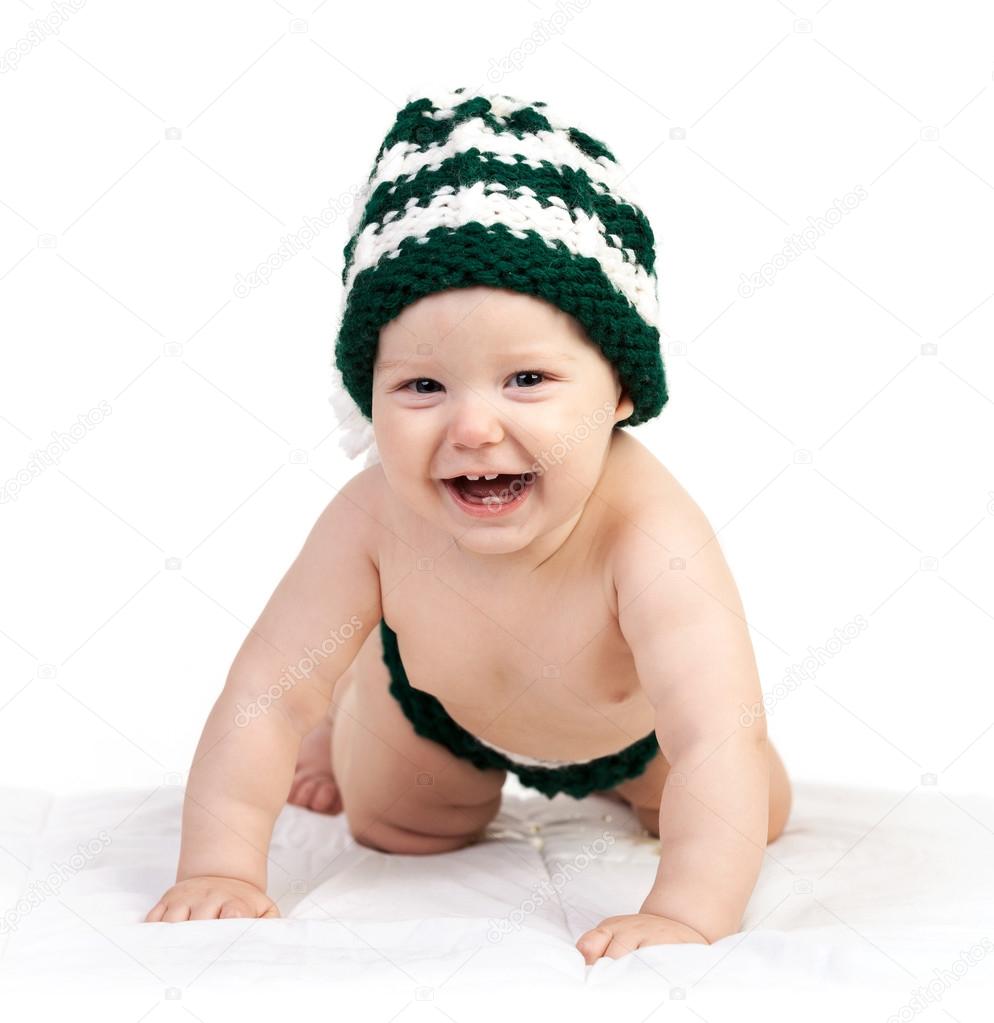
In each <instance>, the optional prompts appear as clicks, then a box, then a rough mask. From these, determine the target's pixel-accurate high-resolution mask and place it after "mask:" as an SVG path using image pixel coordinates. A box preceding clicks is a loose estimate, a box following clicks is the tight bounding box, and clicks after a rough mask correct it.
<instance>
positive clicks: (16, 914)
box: [0, 831, 111, 934]
mask: <svg viewBox="0 0 994 1023" xmlns="http://www.w3.org/2000/svg"><path fill="white" fill-rule="evenodd" d="M110 844H111V837H110V835H108V834H107V832H106V831H98V832H97V837H96V838H91V839H90V841H89V842H87V843H86V845H83V844H82V842H80V843H79V844H78V845H77V846H76V851H75V852H74V853H73V854H72V856H70V857H69V859H68V860H67V861H66V862H64V863H53V864H52V869H51V871H50V872H49V874H48V876H47V877H46V878H45V879H44V880H42V881H32V882H31V883H30V884H29V885H28V888H27V891H26V892H25V893H24V894H23V895H22V896H21V897H20V898H19V899H18V900H17V902H15V903H14V905H13V906H11V907H10V909H7V910H4V913H3V916H2V917H0V934H11V933H13V932H14V931H16V930H17V927H18V925H19V924H20V922H21V921H22V920H23V919H24V918H25V917H26V916H27V915H28V914H29V913H30V912H31V911H32V910H33V909H37V908H38V907H39V906H40V905H41V904H42V903H43V902H44V901H45V900H46V899H49V898H51V897H52V896H53V895H55V894H56V893H57V892H58V890H59V889H60V888H61V887H62V885H63V884H65V882H66V881H67V880H69V878H71V877H73V876H74V875H75V874H78V873H79V872H80V871H81V870H82V869H83V867H85V866H86V864H87V863H88V862H89V861H90V860H92V859H93V858H94V857H95V856H99V855H100V853H102V852H103V851H104V849H106V848H107V846H109V845H110Z"/></svg>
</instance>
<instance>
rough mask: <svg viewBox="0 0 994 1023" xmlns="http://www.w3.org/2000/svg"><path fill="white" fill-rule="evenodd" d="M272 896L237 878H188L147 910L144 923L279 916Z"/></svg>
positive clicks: (178, 883)
mask: <svg viewBox="0 0 994 1023" xmlns="http://www.w3.org/2000/svg"><path fill="white" fill-rule="evenodd" d="M279 915H280V911H279V909H278V908H277V907H276V903H275V902H273V900H272V899H270V898H269V896H268V895H267V894H266V893H265V892H264V891H261V890H260V889H258V888H256V886H255V885H254V884H249V882H248V881H240V880H238V878H235V877H213V876H205V877H188V878H186V880H184V881H179V882H177V883H176V884H174V885H173V886H172V888H170V889H169V890H168V891H167V892H166V894H165V895H163V896H162V898H161V899H159V901H158V902H157V903H156V904H155V905H154V906H153V907H152V908H151V909H150V910H149V911H148V915H147V916H146V917H145V920H144V923H147V924H154V923H160V922H161V923H176V922H179V921H183V920H217V919H227V918H228V917H252V918H259V917H270V916H279Z"/></svg>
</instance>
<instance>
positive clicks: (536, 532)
mask: <svg viewBox="0 0 994 1023" xmlns="http://www.w3.org/2000/svg"><path fill="white" fill-rule="evenodd" d="M623 185H624V178H623V176H622V175H621V172H620V170H619V168H618V165H617V163H616V162H615V160H614V157H613V156H612V154H611V153H610V152H609V151H608V149H607V148H606V146H605V145H604V144H603V143H602V142H599V141H598V140H596V139H594V138H592V137H591V136H589V135H586V134H585V133H583V132H581V131H579V130H578V129H576V128H572V127H569V126H568V125H565V124H564V123H563V122H562V121H561V120H559V119H554V118H553V116H552V114H551V113H550V112H549V111H548V110H547V108H546V106H545V104H543V103H539V102H533V103H522V102H520V101H517V100H514V99H513V98H511V97H508V96H477V95H472V94H467V93H465V92H464V91H463V90H456V91H455V93H450V94H447V95H445V96H443V97H435V98H433V99H432V98H418V99H413V100H412V101H411V102H410V103H408V105H407V106H405V107H404V109H403V110H401V111H400V112H399V114H398V115H397V118H396V122H395V124H394V126H393V128H392V129H391V131H390V133H389V134H388V135H387V137H386V139H385V140H384V143H383V145H382V146H381V148H380V151H379V154H378V156H377V159H376V162H375V166H374V168H373V172H372V174H371V175H370V179H369V181H368V183H367V185H366V187H365V190H364V191H363V192H362V193H361V194H360V196H359V200H358V202H357V207H356V212H355V214H354V215H353V225H352V231H351V232H350V233H351V240H350V242H349V244H348V246H347V247H346V249H345V273H344V275H343V283H344V285H345V302H344V306H343V314H342V322H341V325H340V330H339V334H338V339H337V342H336V347H335V352H336V360H337V365H338V368H339V370H340V371H341V375H342V381H343V383H344V386H345V388H346V390H347V391H348V394H349V396H350V398H351V399H354V401H355V404H356V405H357V406H358V410H353V414H354V417H358V414H359V412H361V413H362V415H363V416H364V417H365V419H366V420H367V421H371V424H372V433H373V436H374V437H375V442H376V447H375V453H376V455H377V456H378V458H379V461H378V462H377V461H375V460H372V461H371V462H369V463H368V464H367V467H366V468H365V469H364V470H363V471H361V472H359V473H358V474H357V475H356V476H354V477H353V478H352V479H351V480H349V482H348V483H347V484H346V485H345V486H343V487H342V489H341V490H340V491H339V492H338V494H337V495H336V496H335V497H334V498H333V499H332V501H331V502H330V503H329V505H328V506H327V508H325V510H324V511H323V512H322V514H321V515H320V517H319V518H318V520H317V522H316V524H315V525H314V527H313V529H312V530H311V532H310V534H309V535H308V537H307V539H306V541H305V543H304V545H303V548H302V549H301V551H300V553H299V554H298V556H297V558H296V560H295V561H294V563H293V564H292V565H291V566H290V568H289V570H288V571H287V573H286V575H285V576H284V578H283V579H282V580H281V582H280V583H279V585H278V586H277V588H276V591H275V592H274V593H273V595H272V597H271V598H270V600H269V602H268V603H267V605H266V607H265V608H264V609H263V611H262V613H261V615H260V617H259V620H258V621H257V622H256V624H255V626H254V628H253V629H252V630H251V632H250V634H249V635H248V636H247V637H246V639H245V641H244V643H243V644H242V646H241V648H240V650H239V651H238V654H237V656H236V657H235V660H234V663H233V664H232V666H231V669H230V670H229V673H228V677H227V680H226V682H225V685H224V688H223V690H222V692H221V694H220V696H219V697H218V699H217V702H216V703H215V705H214V708H213V710H212V712H211V714H210V716H209V718H208V720H207V724H206V726H205V728H204V732H203V735H202V738H201V741H200V744H199V746H198V748H197V751H196V755H195V758H194V762H193V766H192V768H191V770H190V775H189V782H188V785H187V790H186V799H185V803H184V809H183V837H182V847H181V852H180V859H179V868H178V871H177V877H176V883H175V884H174V885H173V886H172V887H171V888H169V890H168V891H167V892H166V893H165V894H164V895H163V896H162V898H161V899H160V900H159V902H158V903H157V904H156V905H155V906H154V907H153V908H152V909H151V910H150V911H149V913H148V915H147V916H146V918H145V919H146V921H149V922H155V921H182V920H187V919H190V920H206V919H212V918H219V917H220V918H228V917H274V916H278V915H279V911H278V909H277V907H276V905H275V903H274V902H273V900H272V899H271V898H270V897H269V895H268V894H267V892H266V885H267V870H266V867H267V851H268V847H269V843H270V840H271V837H272V830H273V825H274V821H275V819H276V817H277V815H278V814H279V813H280V811H281V810H282V808H283V806H284V805H285V803H286V802H287V799H288V798H289V800H290V801H291V802H293V803H295V804H297V805H299V806H304V807H309V808H310V809H312V810H315V811H318V812H326V813H339V812H341V811H342V810H344V813H345V818H346V821H347V824H348V828H349V830H350V832H351V834H352V836H353V838H354V840H355V841H356V842H357V843H359V844H360V845H363V846H367V847H369V848H371V849H376V850H380V851H382V852H385V853H402V854H407V855H421V854H427V853H438V852H448V851H451V850H455V849H460V848H463V847H465V846H467V845H469V844H471V843H474V842H478V841H481V840H483V839H484V837H485V832H486V829H487V826H488V824H489V822H490V821H491V820H492V819H493V818H494V816H495V815H496V814H497V812H498V810H499V808H500V805H501V789H502V786H503V784H504V782H505V779H506V777H507V772H508V771H510V772H513V773H514V774H515V775H517V777H518V778H519V780H520V781H521V783H522V784H523V785H525V786H528V787H530V788H534V789H535V790H537V791H538V792H540V793H542V794H543V795H545V796H547V797H549V798H551V797H552V796H554V795H555V794H557V793H565V794H567V795H569V796H572V797H574V798H577V799H582V798H584V797H585V796H587V795H589V794H591V793H597V794H599V795H603V796H608V797H611V798H614V799H618V800H620V801H622V802H624V803H625V804H627V805H629V806H631V807H632V809H633V810H634V811H635V813H636V814H637V815H638V819H639V820H640V822H641V823H642V825H643V826H644V827H645V828H646V829H648V831H649V832H650V833H651V834H652V835H654V836H658V838H659V846H660V860H659V868H658V871H657V874H656V878H655V882H654V883H653V885H652V888H651V890H650V891H649V892H648V893H647V894H646V897H645V899H644V901H643V902H642V904H641V906H640V907H639V910H638V912H637V913H626V914H622V915H618V916H611V917H608V918H607V919H605V920H603V921H601V922H600V923H599V924H598V926H596V927H593V928H592V929H590V930H588V931H587V932H586V933H584V934H583V935H581V936H580V937H579V940H578V941H577V948H578V950H579V951H580V952H581V953H582V955H583V957H584V960H585V961H586V962H587V963H588V964H590V963H593V962H594V961H596V960H597V959H598V958H600V957H601V956H608V957H612V958H617V957H619V956H622V955H624V954H626V953H628V952H630V951H632V950H633V949H636V948H639V947H642V946H647V945H656V944H667V943H673V942H700V943H705V944H706V943H710V942H713V941H717V940H718V939H719V938H722V937H724V936H726V935H729V934H732V933H734V932H736V931H737V930H738V929H739V927H740V925H741V921H742V917H743V913H744V911H745V908H746V905H747V903H748V900H749V897H750V895H751V893H752V890H753V887H754V885H755V882H756V878H757V875H758V872H759V868H760V865H761V862H762V859H763V855H764V850H765V848H766V845H767V843H768V842H771V841H773V840H774V839H775V838H776V837H777V836H778V835H779V834H780V833H781V831H782V830H783V828H784V825H785V822H786V820H787V816H788V813H789V809H790V801H791V793H790V784H789V782H788V779H787V776H786V773H785V771H784V767H783V764H782V763H781V761H780V758H779V757H778V756H777V754H776V752H775V750H774V749H773V747H772V745H770V743H769V742H768V740H767V733H766V727H765V721H764V718H763V715H762V712H761V708H762V691H761V688H760V683H759V679H758V675H757V670H756V664H755V659H754V655H753V651H752V646H751V642H750V638H749V632H748V627H747V624H746V621H745V617H744V614H743V609H742V604H741V601H740V598H739V594H738V591H737V589H736V586H735V583H734V581H733V579H732V577H731V574H730V572H729V569H728V567H727V565H726V563H725V560H724V558H723V556H722V552H721V549H720V546H719V544H718V541H717V539H716V538H715V535H714V531H713V530H712V528H711V526H710V524H709V522H708V520H707V519H706V518H705V516H704V514H703V513H702V512H701V510H700V509H699V508H698V507H697V505H696V504H695V503H694V501H693V500H692V499H691V497H690V496H689V495H688V494H687V492H686V491H685V490H684V489H683V488H682V487H681V486H680V484H679V483H678V482H677V481H676V480H675V479H674V478H673V476H672V475H671V474H670V473H669V472H668V471H667V470H666V468H665V467H664V466H663V465H662V464H661V463H660V462H659V460H658V459H657V458H656V457H655V456H654V455H653V454H652V453H651V452H650V451H649V450H647V449H646V448H645V447H644V446H643V445H642V444H640V443H639V442H638V441H637V440H635V439H634V438H633V437H632V435H631V434H630V433H627V432H625V430H624V429H623V427H624V426H625V425H637V424H638V423H641V422H644V421H645V420H647V419H649V418H651V417H653V416H655V415H657V414H658V413H659V412H660V410H661V409H662V407H663V405H664V403H665V401H666V397H667V395H666V388H665V380H664V374H663V365H662V359H661V355H660V346H659V331H658V328H657V326H656V323H655V318H656V305H655V287H656V281H655V273H654V256H655V254H654V249H653V234H652V231H651V229H650V227H649V224H648V222H647V220H646V219H645V217H644V215H643V214H642V213H641V211H640V210H639V209H638V208H637V207H636V206H635V205H634V204H633V202H632V200H631V197H630V192H629V191H628V189H625V188H623V187H622V186H623ZM288 664H296V665H297V670H295V671H293V672H292V678H291V677H290V675H288V674H287V670H286V669H287V665H288ZM305 664H306V667H304V665H305ZM274 693H275V695H274ZM743 707H746V708H758V710H759V712H758V714H757V713H750V714H747V715H743ZM295 761H296V763H295Z"/></svg>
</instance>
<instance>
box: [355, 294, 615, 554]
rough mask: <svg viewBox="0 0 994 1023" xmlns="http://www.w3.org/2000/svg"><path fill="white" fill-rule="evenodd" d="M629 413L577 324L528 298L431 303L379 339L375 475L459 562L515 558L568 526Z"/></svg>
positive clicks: (430, 299) (408, 312) (451, 297)
mask: <svg viewBox="0 0 994 1023" xmlns="http://www.w3.org/2000/svg"><path fill="white" fill-rule="evenodd" d="M632 408H633V406H632V402H631V400H630V399H629V398H628V396H627V394H625V393H624V389H623V387H622V384H621V382H620V379H619V377H618V374H617V371H616V370H615V368H614V367H613V366H612V365H611V363H610V362H609V361H608V360H607V359H606V358H605V357H604V355H603V353H602V352H601V350H600V349H599V348H598V347H597V345H595V344H594V343H593V342H592V341H591V340H590V339H589V337H588V336H587V335H586V333H585V331H584V330H583V328H582V327H581V325H580V323H579V322H578V321H577V320H576V319H574V317H572V316H570V315H569V314H568V313H566V312H564V311H563V310H561V309H559V308H558V307H557V306H554V305H552V304H551V303H549V302H546V301H544V300H543V299H540V298H536V297H535V296H532V295H527V294H523V293H520V292H516V291H510V290H506V289H503V288H490V287H483V286H478V287H469V288H456V289H449V290H448V291H442V292H435V293H433V294H431V295H427V296H425V297H423V298H421V299H419V300H418V301H416V302H414V303H412V304H410V305H408V306H406V307H405V308H404V309H403V311H402V312H401V314H400V315H399V316H397V317H396V319H394V320H391V321H390V322H389V323H388V324H386V325H385V326H384V327H383V328H382V330H381V331H380V338H379V345H378V348H377V359H376V363H375V366H374V371H373V431H374V434H375V437H376V446H377V450H378V452H379V455H380V460H381V462H382V465H383V471H384V473H385V475H386V477H387V480H388V482H389V483H390V486H391V488H392V490H393V491H394V493H395V494H396V496H397V497H398V499H400V500H402V501H404V502H405V504H407V505H408V506H409V507H410V508H411V509H412V510H414V511H416V512H417V513H418V514H420V515H421V516H423V517H424V518H425V519H427V520H429V521H431V522H433V523H435V524H437V525H439V526H440V527H442V528H443V529H446V530H447V531H449V532H450V533H452V534H453V535H454V536H456V537H457V538H458V542H459V544H460V546H461V547H463V548H465V549H466V550H472V551H474V552H476V553H480V554H506V553H511V552H515V551H521V550H523V549H524V548H526V547H528V546H529V545H530V544H532V543H533V542H534V541H535V540H536V539H538V538H539V537H541V536H543V535H545V534H548V533H550V532H552V531H554V530H556V529H557V528H558V527H560V526H562V525H563V524H564V523H567V522H569V521H570V520H571V519H575V518H576V517H577V516H578V515H579V513H580V512H581V511H582V509H583V506H584V504H585V503H586V501H587V499H588V498H589V496H590V492H591V490H592V489H593V488H594V486H595V485H596V483H597V481H598V479H599V478H600V475H601V472H602V471H603V467H604V463H605V460H606V457H607V453H608V450H609V448H610V444H611V435H612V427H613V425H614V424H615V423H616V422H620V421H621V420H623V419H626V418H627V417H628V416H630V415H631V413H632ZM495 474H496V478H493V479H491V480H487V479H486V478H485V477H486V476H494V475H495ZM469 476H479V477H480V479H479V480H477V481H473V480H471V479H468V478H467V477H469Z"/></svg>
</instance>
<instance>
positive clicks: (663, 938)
mask: <svg viewBox="0 0 994 1023" xmlns="http://www.w3.org/2000/svg"><path fill="white" fill-rule="evenodd" d="M686 942H692V943H698V944H703V945H709V944H710V942H709V941H708V939H707V938H705V937H704V936H703V935H702V934H698V933H697V931H695V930H694V929H693V928H692V927H688V926H687V925H686V924H682V923H680V922H679V921H678V920H670V919H669V918H668V917H665V916H656V915H655V914H653V913H632V914H630V915H627V916H609V917H608V918H607V919H606V920H604V921H602V922H601V923H600V924H598V925H597V926H596V927H595V928H593V930H590V931H587V932H586V933H585V934H583V935H581V936H580V940H579V941H577V943H576V947H577V948H578V949H579V951H580V952H582V953H583V958H584V960H585V961H586V964H587V966H592V965H593V964H594V963H595V962H596V961H597V960H598V959H600V957H601V956H607V958H608V959H620V958H621V957H622V956H623V955H627V954H628V953H629V952H632V951H634V950H635V949H636V948H644V947H645V946H646V945H675V944H682V943H686Z"/></svg>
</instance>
